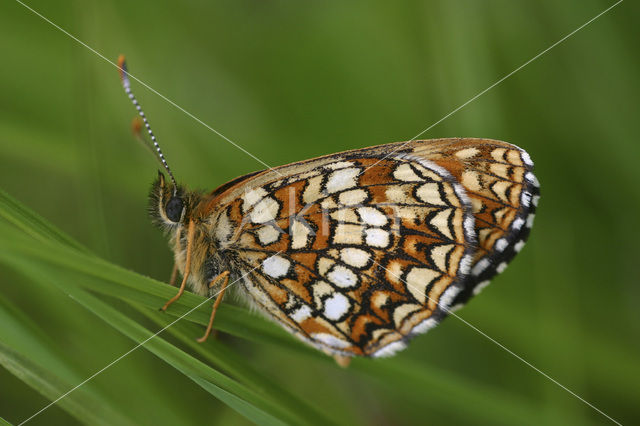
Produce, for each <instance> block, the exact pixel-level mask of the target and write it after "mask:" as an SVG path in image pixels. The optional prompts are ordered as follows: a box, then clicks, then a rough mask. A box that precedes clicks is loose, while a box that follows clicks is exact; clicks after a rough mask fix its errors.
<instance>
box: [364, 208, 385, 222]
mask: <svg viewBox="0 0 640 426" xmlns="http://www.w3.org/2000/svg"><path fill="white" fill-rule="evenodd" d="M358 214H359V215H360V218H362V221H363V222H364V223H366V224H368V225H372V226H384V225H385V224H386V223H387V217H386V216H385V215H384V214H383V213H382V212H381V211H380V210H378V209H375V208H373V207H360V208H358Z"/></svg>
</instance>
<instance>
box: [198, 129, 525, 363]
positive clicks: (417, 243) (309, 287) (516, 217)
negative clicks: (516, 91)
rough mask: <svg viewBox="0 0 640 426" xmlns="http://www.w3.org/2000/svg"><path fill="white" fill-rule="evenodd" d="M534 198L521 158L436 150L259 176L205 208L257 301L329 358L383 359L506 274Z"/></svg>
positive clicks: (354, 158)
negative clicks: (452, 307)
mask: <svg viewBox="0 0 640 426" xmlns="http://www.w3.org/2000/svg"><path fill="white" fill-rule="evenodd" d="M536 197H537V181H536V180H535V177H533V175H532V174H531V164H530V159H529V157H528V155H526V153H525V152H524V151H522V150H520V149H519V148H517V147H515V146H513V145H510V144H507V143H504V142H499V141H492V140H485V139H439V140H429V141H412V142H408V143H395V144H388V145H382V146H377V147H373V148H366V149H361V150H355V151H348V152H344V153H339V154H332V155H329V156H325V157H320V158H317V159H313V160H307V161H303V162H299V163H294V164H291V165H287V166H282V167H279V168H276V169H272V170H268V171H264V172H261V173H254V174H252V175H248V176H246V177H245V178H239V179H237V180H236V181H234V184H233V185H225V186H224V187H222V188H219V189H218V190H216V191H214V192H213V193H212V194H211V197H210V198H209V200H208V202H207V203H205V206H204V209H205V210H206V211H213V210H215V211H217V212H218V213H217V214H215V215H214V217H215V218H214V219H213V220H212V227H213V228H214V229H215V232H214V234H215V238H216V239H217V240H218V245H219V247H220V250H221V254H223V256H224V257H225V259H227V260H228V262H229V265H230V267H231V269H232V271H233V272H234V274H235V275H236V276H238V277H243V278H242V280H243V281H242V282H243V285H244V287H245V289H246V293H247V294H248V295H249V297H250V298H251V300H252V301H253V303H255V304H256V305H258V306H259V307H260V308H261V309H262V310H263V311H265V312H267V313H269V314H270V315H271V316H272V317H273V318H274V319H276V320H277V321H278V322H279V323H280V324H282V325H283V326H284V327H285V328H287V329H288V330H290V331H291V332H293V333H294V334H296V335H297V336H298V337H300V338H302V339H303V340H305V341H307V342H309V343H311V344H312V345H314V346H316V347H318V348H320V349H322V350H324V351H325V352H327V353H331V354H342V355H365V356H386V355H391V354H393V353H394V352H395V351H397V350H399V349H402V348H403V347H404V346H405V344H406V341H407V340H408V339H409V338H410V337H412V336H413V335H415V334H418V333H421V332H424V331H427V330H428V329H430V328H431V327H433V326H435V325H436V324H437V323H438V322H439V321H440V320H441V319H442V318H444V316H446V313H447V312H448V311H449V308H450V306H455V305H460V304H462V303H464V302H466V301H467V300H468V299H469V298H470V297H471V296H472V295H473V294H474V293H476V292H477V291H478V289H479V288H481V287H482V286H483V285H484V284H485V282H488V280H489V279H490V278H491V277H492V276H493V275H495V274H496V273H498V272H500V271H501V270H502V269H503V268H504V267H505V266H506V262H508V261H509V260H510V259H511V258H512V257H513V255H514V254H515V253H516V252H517V251H518V250H519V249H520V248H521V246H522V244H523V242H524V239H525V238H526V236H527V234H528V232H529V227H530V225H531V220H532V217H533V216H532V215H533V208H534V204H535V203H536V202H537V201H536V200H537V198H536ZM521 241H522V242H521Z"/></svg>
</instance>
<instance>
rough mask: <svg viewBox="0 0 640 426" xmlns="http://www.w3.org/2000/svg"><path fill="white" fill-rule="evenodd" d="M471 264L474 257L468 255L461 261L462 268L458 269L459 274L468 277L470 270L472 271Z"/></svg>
mask: <svg viewBox="0 0 640 426" xmlns="http://www.w3.org/2000/svg"><path fill="white" fill-rule="evenodd" d="M471 262H473V257H472V256H471V255H470V254H467V255H466V256H464V257H463V258H462V260H461V261H460V266H459V267H458V274H460V275H467V274H468V273H469V270H470V269H471Z"/></svg>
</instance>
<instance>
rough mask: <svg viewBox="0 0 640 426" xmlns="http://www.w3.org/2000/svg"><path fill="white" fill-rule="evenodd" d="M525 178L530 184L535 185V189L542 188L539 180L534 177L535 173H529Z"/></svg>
mask: <svg viewBox="0 0 640 426" xmlns="http://www.w3.org/2000/svg"><path fill="white" fill-rule="evenodd" d="M524 178H525V179H526V180H528V181H529V182H531V183H532V184H533V186H535V187H538V186H540V182H538V178H536V177H535V175H534V174H533V173H531V172H527V173H526V174H525V175H524Z"/></svg>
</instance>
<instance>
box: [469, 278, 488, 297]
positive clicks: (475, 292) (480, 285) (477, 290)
mask: <svg viewBox="0 0 640 426" xmlns="http://www.w3.org/2000/svg"><path fill="white" fill-rule="evenodd" d="M490 282H491V281H489V280H485V281H482V282H480V283H478V285H477V286H475V288H474V289H473V295H474V296H476V295H478V294H479V293H480V292H481V291H482V290H484V289H485V287H487V286H488V285H489V283H490Z"/></svg>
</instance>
